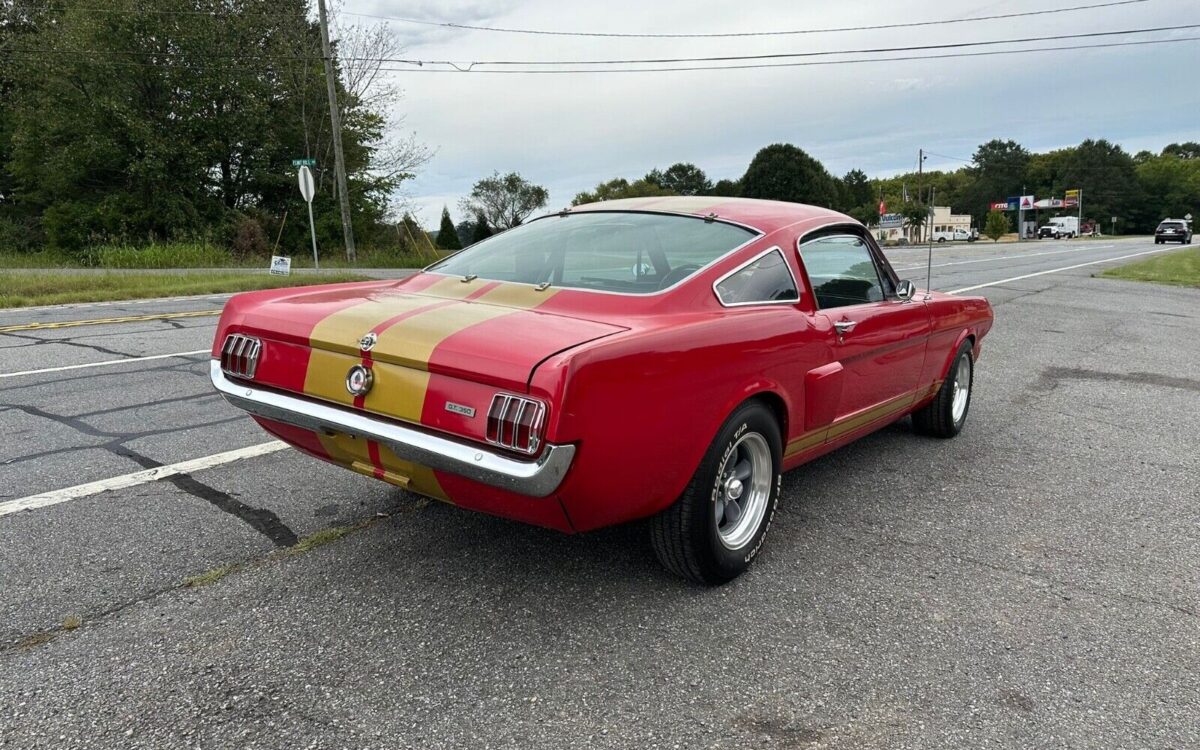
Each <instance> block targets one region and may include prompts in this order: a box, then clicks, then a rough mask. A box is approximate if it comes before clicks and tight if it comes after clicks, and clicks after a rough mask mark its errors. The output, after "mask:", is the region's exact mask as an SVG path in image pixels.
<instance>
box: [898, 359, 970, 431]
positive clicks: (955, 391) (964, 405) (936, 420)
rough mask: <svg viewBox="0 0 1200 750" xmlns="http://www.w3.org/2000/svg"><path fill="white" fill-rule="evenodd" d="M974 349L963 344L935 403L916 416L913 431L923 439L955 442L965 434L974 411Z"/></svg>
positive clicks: (920, 410)
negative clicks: (972, 409)
mask: <svg viewBox="0 0 1200 750" xmlns="http://www.w3.org/2000/svg"><path fill="white" fill-rule="evenodd" d="M972 351H973V347H972V346H971V342H970V341H964V342H963V343H962V345H961V346H959V347H958V352H957V353H956V354H955V356H954V364H952V365H951V366H950V372H948V373H946V379H945V380H944V381H942V387H941V388H939V389H938V392H937V395H936V396H934V398H933V401H930V402H929V403H928V404H926V405H925V406H922V407H921V408H920V409H917V410H916V411H915V412H913V415H912V418H913V429H915V430H916V431H917V432H918V433H920V434H922V435H929V436H931V437H939V438H952V437H954V436H955V435H957V434H958V433H960V432H962V428H963V425H964V424H966V423H967V411H968V410H969V409H970V408H971V386H972V385H973V384H974V378H975V361H974V360H973V359H972V358H971V352H972Z"/></svg>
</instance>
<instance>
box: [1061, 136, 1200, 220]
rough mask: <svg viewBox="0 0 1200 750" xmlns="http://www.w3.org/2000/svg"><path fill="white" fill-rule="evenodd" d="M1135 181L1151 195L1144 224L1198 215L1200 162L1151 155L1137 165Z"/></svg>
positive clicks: (1168, 155) (1199, 208) (1172, 156)
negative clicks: (1150, 202) (1136, 179)
mask: <svg viewBox="0 0 1200 750" xmlns="http://www.w3.org/2000/svg"><path fill="white" fill-rule="evenodd" d="M1164 150H1165V149H1164ZM1137 178H1138V184H1139V185H1140V187H1141V190H1142V193H1143V194H1144V195H1148V196H1154V200H1153V203H1152V204H1149V205H1147V206H1146V207H1145V209H1144V211H1143V213H1144V214H1146V215H1145V216H1143V217H1142V218H1143V221H1144V222H1145V223H1146V224H1150V223H1153V222H1155V221H1158V220H1159V219H1162V218H1165V217H1172V218H1182V217H1184V216H1187V215H1188V214H1191V215H1192V216H1200V159H1189V158H1181V157H1178V156H1174V155H1172V154H1166V155H1164V156H1152V157H1150V158H1149V159H1147V160H1146V161H1145V162H1143V163H1141V164H1139V165H1138V166H1137ZM1084 197H1085V198H1086V197H1087V196H1086V194H1085V195H1084ZM1114 215H1116V214H1114Z"/></svg>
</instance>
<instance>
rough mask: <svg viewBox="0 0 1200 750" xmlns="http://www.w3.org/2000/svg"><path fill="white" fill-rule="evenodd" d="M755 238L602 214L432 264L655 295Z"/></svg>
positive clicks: (725, 228)
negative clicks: (654, 293)
mask: <svg viewBox="0 0 1200 750" xmlns="http://www.w3.org/2000/svg"><path fill="white" fill-rule="evenodd" d="M757 236H758V235H757V234H756V233H755V232H752V231H751V230H749V229H745V228H743V227H739V226H735V225H733V224H725V223H722V222H720V221H708V220H705V219H701V218H693V217H688V216H673V215H667V214H651V213H622V212H611V213H609V212H597V213H590V212H589V213H579V214H570V213H568V214H565V215H562V216H551V217H547V218H544V219H538V220H537V221H533V222H530V223H529V224H525V225H523V226H519V227H516V228H515V229H510V230H509V231H507V232H504V233H503V234H498V235H496V236H495V237H491V238H488V239H486V240H484V241H482V242H480V243H478V244H475V245H472V246H471V247H469V248H467V249H466V250H463V251H462V252H461V253H458V254H457V255H454V256H452V257H450V258H447V259H446V260H444V261H442V262H441V263H438V264H436V265H434V266H432V267H431V268H430V269H429V270H430V271H434V272H437V273H444V274H449V275H458V276H469V275H474V276H478V277H479V278H481V279H490V280H493V281H514V282H519V283H523V284H544V283H549V284H550V285H552V286H555V287H569V288H574V289H593V290H599V291H609V292H624V293H627V294H651V293H653V292H657V291H661V290H663V289H666V288H668V287H671V286H674V285H675V284H678V283H679V282H681V281H683V280H684V279H686V278H688V277H689V276H691V275H693V274H694V273H696V272H697V271H699V270H700V269H701V268H703V267H704V266H706V265H708V264H709V263H712V262H713V261H714V260H716V259H718V258H720V257H721V256H723V255H725V254H727V253H729V252H730V251H731V250H734V249H735V248H738V247H740V246H742V245H744V244H746V243H747V242H749V241H750V240H752V239H754V238H755V237H757Z"/></svg>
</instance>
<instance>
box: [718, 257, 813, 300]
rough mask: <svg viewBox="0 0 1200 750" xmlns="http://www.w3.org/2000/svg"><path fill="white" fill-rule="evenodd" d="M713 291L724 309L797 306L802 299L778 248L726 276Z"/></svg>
mask: <svg viewBox="0 0 1200 750" xmlns="http://www.w3.org/2000/svg"><path fill="white" fill-rule="evenodd" d="M713 289H714V290H715V291H716V293H717V299H719V300H720V301H721V304H722V305H725V306H726V307H731V306H734V305H756V304H768V303H774V302H795V301H796V300H798V299H800V292H799V290H798V289H797V287H796V279H795V278H794V277H793V276H792V270H791V269H790V268H788V264H787V260H786V259H785V258H784V257H783V252H782V251H780V249H779V248H777V247H776V248H772V249H770V250H768V251H767V252H765V253H763V254H762V255H760V256H758V257H757V258H755V259H754V260H752V261H750V262H749V263H747V264H746V265H744V266H742V267H741V268H739V269H737V270H736V271H734V272H733V273H730V274H727V275H726V276H724V277H723V278H721V279H720V280H719V281H717V283H716V284H714V285H713Z"/></svg>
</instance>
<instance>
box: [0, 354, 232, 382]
mask: <svg viewBox="0 0 1200 750" xmlns="http://www.w3.org/2000/svg"><path fill="white" fill-rule="evenodd" d="M210 351H212V350H211V349H197V350H196V351H194V352H175V353H173V354H155V355H154V356H152V357H126V358H125V359H107V360H105V361H103V362H85V363H84V364H82V365H64V366H63V367H44V368H42V369H40V370H22V371H21V372H0V379H4V378H19V377H21V376H22V375H44V374H46V373H48V372H66V371H67V370H85V369H87V368H89V367H108V366H109V365H124V364H127V363H129V362H149V361H151V360H154V359H170V358H172V357H191V356H194V355H197V354H208V353H209V352H210Z"/></svg>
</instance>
